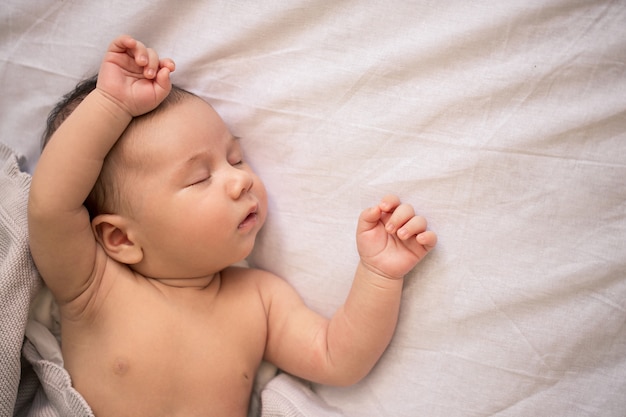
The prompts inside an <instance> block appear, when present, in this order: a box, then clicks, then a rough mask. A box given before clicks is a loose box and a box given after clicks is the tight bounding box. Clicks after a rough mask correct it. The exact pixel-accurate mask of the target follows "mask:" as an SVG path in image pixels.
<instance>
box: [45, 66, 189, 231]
mask: <svg viewBox="0 0 626 417" xmlns="http://www.w3.org/2000/svg"><path fill="white" fill-rule="evenodd" d="M97 81H98V75H95V76H93V77H90V78H87V79H86V80H84V81H81V82H80V83H79V84H78V85H77V86H76V87H75V88H74V90H72V91H70V92H69V93H67V94H66V95H65V96H63V98H62V99H61V101H59V102H58V103H57V104H56V106H55V107H54V108H53V109H52V111H51V112H50V114H49V116H48V120H47V123H46V130H45V132H44V134H43V137H42V148H43V147H45V146H46V144H47V143H48V142H49V141H50V139H51V138H52V135H53V134H54V132H56V130H57V129H58V128H59V126H61V124H62V123H63V122H64V121H65V119H67V118H68V116H69V115H70V114H71V113H72V112H73V111H74V109H76V107H77V106H78V105H79V104H80V103H81V102H82V101H83V100H84V99H85V97H87V95H89V93H91V92H92V91H93V90H95V89H96V83H97ZM192 97H193V98H195V97H196V95H195V94H193V93H191V92H189V91H187V90H184V89H182V88H180V87H178V86H176V85H172V90H171V92H170V94H168V96H167V97H166V98H165V100H163V102H162V103H161V104H160V105H159V106H158V107H157V108H156V109H154V110H152V111H151V112H149V113H146V114H144V115H142V116H139V117H135V118H134V119H133V120H132V122H131V123H130V125H129V126H128V128H127V129H126V131H125V133H124V135H123V137H122V139H120V140H119V141H118V142H117V143H116V145H115V146H114V147H113V149H111V151H110V152H109V154H108V155H107V157H106V159H105V161H104V165H103V167H102V171H101V172H100V176H99V177H98V181H97V182H96V184H95V185H94V187H93V189H92V191H91V193H90V194H89V196H88V197H87V199H86V200H85V207H87V210H88V211H89V216H90V218H91V219H93V218H94V217H96V216H97V215H99V214H103V213H118V212H120V211H128V210H131V209H132V208H131V207H130V206H129V205H128V204H127V203H128V201H127V199H125V198H122V195H123V191H122V190H123V187H124V186H125V184H126V183H127V182H128V181H129V180H132V178H131V177H130V174H131V173H130V172H129V170H128V169H126V168H127V167H130V166H133V165H136V164H135V161H132V157H133V153H132V152H130V147H129V146H128V144H124V142H125V141H124V140H123V139H124V137H125V136H128V134H129V133H130V132H132V131H134V130H136V129H140V128H141V126H142V125H143V124H145V123H147V122H149V121H150V120H151V119H152V118H154V117H155V116H158V115H159V114H160V113H162V112H163V111H165V110H166V109H167V108H168V107H170V106H171V105H173V104H176V103H179V102H180V101H182V100H184V99H186V98H192Z"/></svg>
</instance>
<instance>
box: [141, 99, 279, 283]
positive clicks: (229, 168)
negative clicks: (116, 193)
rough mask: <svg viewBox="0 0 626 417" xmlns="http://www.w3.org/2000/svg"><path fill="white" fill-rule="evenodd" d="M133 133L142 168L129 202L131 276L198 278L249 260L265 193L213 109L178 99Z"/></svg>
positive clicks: (260, 223)
mask: <svg viewBox="0 0 626 417" xmlns="http://www.w3.org/2000/svg"><path fill="white" fill-rule="evenodd" d="M138 134H139V135H141V138H138V140H139V141H140V142H139V143H141V146H139V147H134V148H135V149H140V151H141V152H142V158H141V165H142V167H141V169H140V170H139V174H138V178H136V179H134V180H133V182H132V185H131V186H130V188H131V193H130V194H131V195H130V196H129V198H131V199H132V200H133V201H132V206H133V207H134V208H135V210H134V216H133V217H134V221H135V222H136V223H137V225H138V227H137V229H136V230H138V231H139V232H138V234H139V236H137V239H138V240H139V242H140V244H141V245H142V248H143V252H144V260H143V261H142V262H141V264H138V265H136V270H137V271H138V272H140V273H142V274H144V275H147V276H150V277H153V278H175V277H181V278H182V277H199V276H204V275H206V274H210V273H214V272H217V271H219V270H221V269H223V268H224V267H225V266H228V265H230V264H232V263H235V262H237V261H239V260H242V259H244V258H245V257H246V256H248V254H249V253H250V251H251V250H252V248H253V245H254V242H255V239H256V235H257V233H258V232H259V230H260V229H261V227H262V226H263V224H264V222H265V219H266V216H267V194H266V191H265V187H264V186H263V183H262V182H261V180H260V179H259V177H257V176H256V175H255V174H254V172H252V169H251V168H250V167H249V166H248V164H247V163H246V162H245V159H243V154H242V150H241V146H240V143H239V140H238V139H237V138H235V137H233V136H232V135H231V133H230V132H229V131H228V128H227V127H226V125H225V124H224V122H223V121H222V119H221V118H220V116H219V115H218V114H217V113H216V112H215V111H214V110H213V108H212V107H211V106H209V105H208V104H207V103H206V102H204V101H203V100H201V99H199V98H195V97H190V98H188V99H184V100H183V101H182V102H180V103H177V104H175V105H173V106H171V107H170V108H168V109H166V110H164V112H163V113H162V114H160V115H158V116H157V117H156V118H155V119H154V121H153V123H150V124H149V125H147V126H145V127H143V128H142V129H141V131H140V132H138ZM144 153H145V155H143V154H144Z"/></svg>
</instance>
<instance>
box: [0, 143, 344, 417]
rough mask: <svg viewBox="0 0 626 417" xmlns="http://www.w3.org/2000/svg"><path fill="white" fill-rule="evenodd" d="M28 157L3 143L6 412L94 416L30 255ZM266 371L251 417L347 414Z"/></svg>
mask: <svg viewBox="0 0 626 417" xmlns="http://www.w3.org/2000/svg"><path fill="white" fill-rule="evenodd" d="M22 162H23V160H22V159H21V158H20V157H19V156H17V155H16V154H15V153H14V152H13V151H12V150H11V149H10V148H9V147H7V146H6V145H4V144H3V143H1V142H0V335H1V337H0V370H1V371H0V417H11V416H20V417H21V416H24V417H26V416H28V417H73V416H76V417H85V416H93V412H92V411H91V409H90V407H89V405H88V404H87V402H86V401H85V400H84V399H83V398H82V397H81V395H80V394H79V393H78V392H77V391H76V390H75V389H74V388H72V383H71V379H70V376H69V374H68V373H67V371H66V370H65V369H64V368H63V358H62V356H61V349H60V345H59V339H58V337H59V335H58V322H57V320H55V314H54V312H55V309H54V303H53V302H52V300H51V297H50V295H49V293H47V292H46V291H45V288H44V287H43V285H42V281H41V279H40V277H39V274H38V273H37V269H36V268H35V265H34V263H33V260H32V258H31V257H30V252H29V249H28V223H27V214H26V213H27V211H26V208H27V204H28V190H29V186H30V175H28V174H27V173H24V172H22V171H21V170H20V164H21V163H22ZM261 372H263V373H265V376H264V377H261V373H259V374H258V376H257V379H258V380H259V382H260V383H258V384H257V386H256V388H255V391H254V393H253V398H252V407H251V411H250V416H258V415H262V416H263V417H269V416H287V417H305V416H341V415H342V414H341V413H340V412H339V411H338V410H337V409H335V408H332V407H330V406H328V405H327V404H326V403H324V402H323V401H322V400H321V399H320V398H319V397H317V396H316V395H315V393H314V392H313V390H312V389H311V388H310V386H309V385H308V384H306V383H305V382H303V381H301V380H298V379H296V378H293V377H291V376H289V375H287V374H280V375H278V376H274V375H275V372H274V370H272V368H271V367H269V369H268V367H262V369H261ZM267 380H269V382H267Z"/></svg>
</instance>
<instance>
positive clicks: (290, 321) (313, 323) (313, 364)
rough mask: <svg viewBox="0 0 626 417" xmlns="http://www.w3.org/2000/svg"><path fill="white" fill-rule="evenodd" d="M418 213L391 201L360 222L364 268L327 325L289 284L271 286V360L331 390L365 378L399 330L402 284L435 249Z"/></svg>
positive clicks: (433, 238)
mask: <svg viewBox="0 0 626 417" xmlns="http://www.w3.org/2000/svg"><path fill="white" fill-rule="evenodd" d="M436 241H437V238H436V235H435V234H434V233H433V232H430V231H426V222H425V220H424V219H423V218H421V217H419V216H415V213H414V211H413V208H412V207H411V206H410V205H407V204H400V201H399V199H397V197H395V196H387V197H385V198H384V199H383V201H382V202H381V203H380V204H379V205H378V206H376V207H373V208H370V209H367V210H365V211H364V212H363V213H362V214H361V217H360V218H359V227H358V229H357V243H358V247H359V253H360V255H361V261H360V262H359V264H358V266H357V269H356V273H355V276H354V281H353V284H352V288H351V290H350V293H349V295H348V298H347V299H346V302H345V304H344V305H343V306H342V307H340V308H339V309H338V311H337V312H336V313H335V315H334V316H333V317H332V318H331V319H330V320H327V319H325V318H323V317H321V316H319V315H317V314H315V313H314V312H312V311H311V310H309V309H308V308H307V307H306V306H305V305H304V303H303V302H302V301H301V299H300V298H299V297H298V296H297V295H296V294H295V291H294V290H293V289H291V287H289V286H288V285H287V284H286V283H283V284H273V287H274V289H273V291H272V292H271V294H272V295H271V302H270V303H269V306H270V308H269V313H268V324H269V326H268V327H269V334H268V342H267V349H266V359H267V360H269V361H270V362H272V363H274V364H276V365H277V366H278V367H280V368H282V369H284V370H285V371H287V372H291V373H294V374H295V375H298V376H300V377H303V378H306V379H309V380H312V381H315V382H319V383H324V384H331V385H348V384H352V383H354V382H357V381H358V380H360V379H361V378H362V377H364V376H365V375H366V374H367V373H368V372H369V371H370V370H371V369H372V367H373V366H374V364H375V363H376V362H377V361H378V359H379V358H380V356H381V355H382V353H383V352H384V350H385V349H386V347H387V345H388V344H389V342H390V340H391V337H392V335H393V333H394V331H395V327H396V323H397V320H398V312H399V308H400V300H401V297H402V286H403V277H404V275H405V274H406V273H408V272H409V271H410V270H411V269H412V268H413V267H414V266H415V264H416V263H417V262H419V261H420V260H421V259H423V257H424V256H425V255H426V254H427V253H428V251H430V250H431V249H432V248H433V247H434V245H435V244H436Z"/></svg>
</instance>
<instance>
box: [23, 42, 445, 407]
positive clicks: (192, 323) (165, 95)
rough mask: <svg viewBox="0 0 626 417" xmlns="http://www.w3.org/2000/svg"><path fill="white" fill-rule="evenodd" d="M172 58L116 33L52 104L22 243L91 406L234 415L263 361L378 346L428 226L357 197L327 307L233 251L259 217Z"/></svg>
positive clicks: (314, 366) (319, 371) (222, 134)
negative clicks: (335, 292) (178, 82)
mask: <svg viewBox="0 0 626 417" xmlns="http://www.w3.org/2000/svg"><path fill="white" fill-rule="evenodd" d="M174 69H175V66H174V62H173V61H172V60H171V59H161V58H159V56H158V55H157V53H156V52H155V51H154V50H153V49H150V48H147V47H145V46H144V45H143V44H142V43H141V42H139V41H137V40H135V39H133V38H131V37H129V36H120V37H119V38H117V39H115V40H114V41H113V42H112V43H111V45H110V46H109V48H108V50H107V52H106V54H105V56H104V59H103V61H102V64H101V67H100V71H99V75H98V78H97V83H96V82H91V83H89V82H87V83H82V84H80V85H79V87H78V88H77V89H76V90H75V91H74V92H72V93H70V94H68V95H67V96H65V98H64V100H63V101H62V102H61V103H60V104H59V105H57V108H56V109H55V110H54V111H53V113H52V114H51V117H50V119H49V121H48V123H49V125H48V136H49V141H48V143H47V144H46V145H45V148H44V151H43V153H42V155H41V159H40V161H39V163H38V165H37V167H36V170H35V173H34V175H33V178H32V185H31V191H30V197H29V205H28V221H29V233H30V245H31V252H32V256H33V259H34V261H35V264H36V266H37V268H38V270H39V272H40V273H41V275H42V277H43V278H44V280H45V282H46V284H47V286H48V287H49V288H50V290H51V291H52V294H53V295H54V298H55V300H56V301H57V303H58V304H59V307H60V312H61V328H62V351H63V358H64V363H65V367H66V368H67V370H68V372H69V374H70V375H71V378H72V384H73V386H74V388H75V389H76V390H77V391H78V392H79V393H80V394H81V395H82V396H83V397H84V398H85V399H86V400H87V402H88V403H89V405H90V406H91V407H92V409H93V411H94V413H95V415H96V416H99V417H106V416H116V417H119V416H187V417H189V416H245V415H246V412H247V409H248V404H249V400H250V393H251V389H252V384H253V379H254V376H255V373H256V371H257V368H258V367H259V364H260V363H261V361H262V360H267V361H268V362H271V363H273V364H275V365H276V366H277V367H279V368H280V369H282V370H284V371H285V372H288V373H291V374H293V375H297V376H299V377H301V378H305V379H307V380H310V381H314V382H318V383H322V384H332V385H348V384H352V383H355V382H356V381H358V380H360V379H361V378H362V377H364V376H365V375H366V374H367V373H368V372H369V371H370V370H371V368H372V367H373V366H374V364H375V363H376V361H377V360H378V359H379V358H380V356H381V354H382V353H383V351H384V350H385V348H386V346H387V345H388V343H389V341H390V339H391V337H392V334H393V332H394V329H395V326H396V321H397V317H398V310H399V305H400V298H401V291H402V285H403V277H404V276H405V275H406V274H407V273H408V272H409V271H410V270H411V269H412V268H413V267H414V266H415V265H416V264H417V263H418V262H419V261H420V260H421V259H423V258H424V256H426V254H427V253H428V252H429V250H431V249H432V248H433V247H434V246H435V243H436V240H437V237H436V235H435V234H434V233H433V232H431V231H428V230H426V221H425V220H424V218H422V217H420V216H416V215H415V212H414V209H413V208H412V207H411V206H410V205H408V204H402V203H401V202H400V200H399V199H398V198H397V197H395V196H386V197H384V198H382V200H381V201H380V203H379V204H378V205H376V206H374V207H371V208H368V209H366V210H364V211H363V212H362V213H361V215H360V217H359V219H358V224H357V232H356V240H357V247H358V252H359V255H360V262H359V264H358V265H357V267H356V272H355V275H354V281H353V284H352V288H351V290H350V293H349V295H348V297H347V299H346V302H345V304H344V305H343V306H341V307H340V308H339V310H338V311H337V312H336V313H335V315H334V316H333V317H332V318H331V319H327V318H324V317H322V316H320V315H318V314H316V313H314V312H313V311H311V310H310V309H309V308H307V307H306V306H305V304H304V303H303V301H302V300H301V298H300V297H299V296H298V295H297V293H296V292H295V290H294V289H293V288H292V287H291V286H290V285H288V284H287V282H286V281H284V280H282V279H280V278H278V277H276V276H275V275H273V274H271V273H268V272H265V271H261V270H258V269H251V268H238V267H233V266H230V265H232V264H234V263H236V262H238V261H240V260H242V259H244V258H246V257H247V256H248V255H249V254H250V252H251V250H252V248H253V246H254V243H255V239H256V236H257V234H258V232H259V230H260V229H261V227H262V226H263V223H264V221H265V219H266V216H267V207H268V205H267V196H266V191H265V188H264V186H263V183H262V182H261V180H260V179H259V177H257V176H256V175H255V173H254V172H253V171H252V170H251V168H250V166H249V165H247V164H246V162H245V159H244V157H243V153H242V149H241V144H240V141H239V140H238V138H236V137H233V135H231V133H230V132H229V130H228V128H227V127H226V126H225V124H224V122H223V121H222V119H221V118H220V116H219V115H218V114H217V113H216V112H215V111H214V110H213V108H212V107H211V106H210V105H209V104H208V103H207V102H205V101H203V100H202V99H200V98H199V97H197V96H195V95H193V94H191V93H190V92H187V91H185V90H182V89H180V88H177V87H175V86H172V85H171V81H170V73H171V72H172V71H174Z"/></svg>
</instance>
